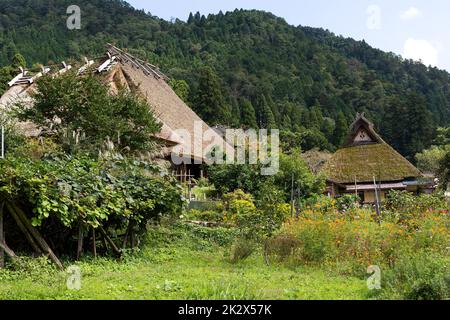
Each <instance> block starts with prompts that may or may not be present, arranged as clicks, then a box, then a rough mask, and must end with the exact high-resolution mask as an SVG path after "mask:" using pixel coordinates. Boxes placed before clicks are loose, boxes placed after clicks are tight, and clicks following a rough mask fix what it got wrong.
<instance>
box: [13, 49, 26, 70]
mask: <svg viewBox="0 0 450 320" xmlns="http://www.w3.org/2000/svg"><path fill="white" fill-rule="evenodd" d="M26 66H27V62H26V61H25V58H24V57H23V56H22V55H21V54H20V53H16V54H15V55H14V57H13V59H12V67H13V68H15V69H18V68H19V67H22V68H25V67H26Z"/></svg>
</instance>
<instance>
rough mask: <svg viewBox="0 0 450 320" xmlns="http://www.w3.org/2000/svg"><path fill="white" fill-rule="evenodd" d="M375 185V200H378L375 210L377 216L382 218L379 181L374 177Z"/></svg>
mask: <svg viewBox="0 0 450 320" xmlns="http://www.w3.org/2000/svg"><path fill="white" fill-rule="evenodd" d="M373 185H374V187H375V199H376V205H375V209H376V211H377V215H378V216H380V213H381V212H380V199H378V187H377V181H376V180H375V176H373Z"/></svg>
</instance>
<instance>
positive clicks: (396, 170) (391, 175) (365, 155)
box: [322, 114, 421, 184]
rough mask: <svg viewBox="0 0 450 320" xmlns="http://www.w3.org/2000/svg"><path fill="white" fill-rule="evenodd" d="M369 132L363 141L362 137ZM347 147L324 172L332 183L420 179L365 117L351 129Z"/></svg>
mask: <svg viewBox="0 0 450 320" xmlns="http://www.w3.org/2000/svg"><path fill="white" fill-rule="evenodd" d="M360 132H365V134H364V135H362V136H363V137H362V138H361V137H359V136H357V134H358V133H360ZM346 141H347V142H346V144H345V147H344V148H342V149H339V150H338V151H337V152H336V153H335V154H334V155H333V156H332V157H331V159H330V160H329V161H328V162H327V163H326V164H325V166H324V167H323V169H322V172H323V173H324V174H325V176H326V177H327V179H328V180H329V181H332V182H335V183H340V184H350V183H355V180H356V182H358V183H364V182H372V181H373V178H374V177H375V178H376V180H377V181H403V180H405V179H408V178H416V177H420V176H421V173H420V171H419V170H418V169H417V168H416V167H414V165H412V164H411V163H410V162H409V161H408V160H407V159H405V158H404V157H403V156H402V155H400V154H399V153H398V152H397V151H395V150H394V149H393V148H392V147H391V146H389V145H388V144H387V143H386V142H384V141H383V139H381V137H380V136H379V135H378V134H377V133H376V132H375V130H374V129H373V124H371V123H370V122H369V121H368V120H367V119H366V118H365V117H364V114H362V115H360V114H358V116H357V119H356V120H355V122H354V123H353V124H352V127H351V128H350V133H349V136H348V138H347V140H346Z"/></svg>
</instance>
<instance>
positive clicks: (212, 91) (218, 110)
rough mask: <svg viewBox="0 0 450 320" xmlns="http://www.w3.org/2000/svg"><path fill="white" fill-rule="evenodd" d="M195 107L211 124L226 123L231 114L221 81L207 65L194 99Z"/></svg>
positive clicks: (202, 71)
mask: <svg viewBox="0 0 450 320" xmlns="http://www.w3.org/2000/svg"><path fill="white" fill-rule="evenodd" d="M193 104H194V109H195V111H197V113H198V114H199V115H200V116H201V117H202V118H203V120H205V121H206V122H207V123H209V124H210V125H217V124H221V125H226V124H228V123H229V122H230V119H231V115H230V111H229V108H228V106H227V105H226V104H225V100H224V98H223V95H222V91H221V87H220V81H219V78H218V77H217V75H216V73H215V72H214V70H213V69H212V68H210V67H205V68H203V69H202V70H201V71H200V79H199V84H198V87H197V91H196V93H195V97H194V99H193Z"/></svg>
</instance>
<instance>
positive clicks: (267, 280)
mask: <svg viewBox="0 0 450 320" xmlns="http://www.w3.org/2000/svg"><path fill="white" fill-rule="evenodd" d="M194 229H195V230H194ZM194 229H193V230H194V233H195V234H193V233H192V230H191V231H189V232H188V233H187V232H186V231H185V230H183V231H180V230H175V231H174V230H171V229H169V228H164V229H163V231H161V230H158V231H154V232H153V233H151V234H150V236H149V240H147V242H146V244H145V246H144V247H143V249H142V250H141V251H140V252H137V253H134V254H128V255H126V256H125V258H124V259H123V260H122V261H116V260H114V259H106V258H98V259H95V260H94V259H92V258H89V257H87V258H85V259H84V260H83V261H81V262H76V263H74V264H75V265H76V266H78V267H79V268H80V269H81V273H82V285H81V289H80V290H78V291H77V290H69V289H68V288H67V285H66V281H67V278H68V274H67V273H64V272H58V271H56V270H54V269H53V267H52V266H51V265H50V264H49V263H48V262H46V261H45V260H43V259H41V260H36V259H34V260H31V259H27V260H25V261H24V262H23V265H22V266H21V267H16V268H15V269H14V268H10V269H8V270H1V271H0V299H250V300H251V299H367V298H368V297H369V294H370V293H369V290H368V289H367V286H366V281H365V280H364V279H358V278H354V277H345V276H339V275H335V274H333V273H332V272H331V270H325V269H320V268H313V267H302V268H289V267H286V266H279V265H271V266H267V265H266V264H265V263H264V261H263V258H262V255H261V254H258V253H255V254H253V255H252V256H251V257H250V258H249V259H247V260H245V261H244V262H240V263H238V264H232V263H230V262H229V259H228V253H229V249H227V246H226V245H225V243H227V242H228V241H229V238H228V235H227V232H226V231H223V232H222V233H221V232H215V233H212V232H210V231H205V230H204V229H201V228H194ZM71 263H73V262H70V261H65V265H66V266H68V265H70V264H71Z"/></svg>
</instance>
